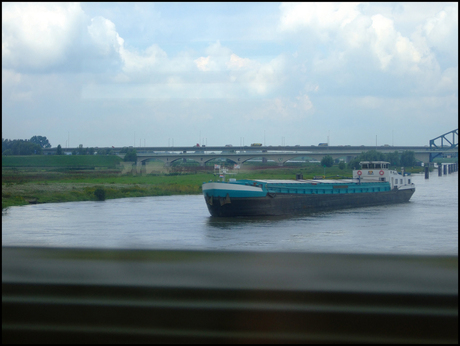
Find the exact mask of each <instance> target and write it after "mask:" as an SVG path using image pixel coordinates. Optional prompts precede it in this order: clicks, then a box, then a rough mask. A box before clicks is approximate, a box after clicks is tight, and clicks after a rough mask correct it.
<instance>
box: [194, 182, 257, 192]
mask: <svg viewBox="0 0 460 346" xmlns="http://www.w3.org/2000/svg"><path fill="white" fill-rule="evenodd" d="M207 190H231V191H251V192H262V188H261V187H255V186H249V185H239V184H227V183H205V184H203V191H207Z"/></svg>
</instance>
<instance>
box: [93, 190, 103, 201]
mask: <svg viewBox="0 0 460 346" xmlns="http://www.w3.org/2000/svg"><path fill="white" fill-rule="evenodd" d="M94 196H96V198H97V200H98V201H105V190H104V189H100V188H99V189H96V190H95V191H94Z"/></svg>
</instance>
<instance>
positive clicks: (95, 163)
mask: <svg viewBox="0 0 460 346" xmlns="http://www.w3.org/2000/svg"><path fill="white" fill-rule="evenodd" d="M121 161H122V159H121V158H120V157H118V156H114V155H109V156H102V155H100V156H99V155H30V156H2V167H48V168H49V167H54V168H95V167H104V168H116V167H117V165H119V164H120V162H121Z"/></svg>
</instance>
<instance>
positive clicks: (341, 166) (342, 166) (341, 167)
mask: <svg viewBox="0 0 460 346" xmlns="http://www.w3.org/2000/svg"><path fill="white" fill-rule="evenodd" d="M339 169H341V170H344V169H345V162H343V161H340V162H339Z"/></svg>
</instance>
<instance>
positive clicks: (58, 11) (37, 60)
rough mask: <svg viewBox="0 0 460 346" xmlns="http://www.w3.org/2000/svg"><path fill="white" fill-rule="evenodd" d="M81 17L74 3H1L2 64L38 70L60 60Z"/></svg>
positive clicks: (75, 36) (74, 36) (76, 32)
mask: <svg viewBox="0 0 460 346" xmlns="http://www.w3.org/2000/svg"><path fill="white" fill-rule="evenodd" d="M83 20H84V13H83V11H82V10H81V7H80V5H79V4H76V3H63V4H58V3H2V66H3V67H6V68H16V69H29V70H35V71H39V70H42V69H46V68H50V67H52V66H55V65H58V64H63V63H64V62H65V61H66V59H68V58H69V56H68V51H69V48H71V46H72V45H73V44H75V42H78V41H79V39H78V38H79V32H80V31H79V28H80V23H81V22H82V21H83Z"/></svg>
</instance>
